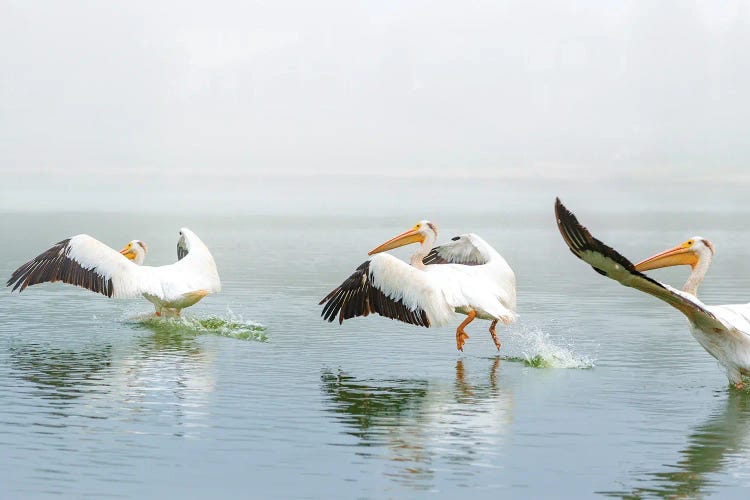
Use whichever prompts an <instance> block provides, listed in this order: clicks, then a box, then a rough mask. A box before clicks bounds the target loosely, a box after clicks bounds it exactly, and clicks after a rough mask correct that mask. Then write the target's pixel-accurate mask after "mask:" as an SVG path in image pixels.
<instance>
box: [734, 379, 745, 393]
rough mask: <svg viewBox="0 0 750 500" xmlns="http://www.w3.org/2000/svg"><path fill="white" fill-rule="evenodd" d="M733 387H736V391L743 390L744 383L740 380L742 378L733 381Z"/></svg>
mask: <svg viewBox="0 0 750 500" xmlns="http://www.w3.org/2000/svg"><path fill="white" fill-rule="evenodd" d="M734 388H735V389H737V390H738V391H743V390H745V383H744V382H743V381H742V379H740V381H739V382H735V384H734Z"/></svg>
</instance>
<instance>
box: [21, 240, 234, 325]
mask: <svg viewBox="0 0 750 500" xmlns="http://www.w3.org/2000/svg"><path fill="white" fill-rule="evenodd" d="M147 252H148V248H147V247H146V244H145V243H143V242H142V241H140V240H133V241H131V242H130V243H128V244H127V246H125V248H123V249H122V250H120V252H117V251H116V250H114V249H112V248H110V247H108V246H107V245H105V244H104V243H102V242H100V241H99V240H97V239H95V238H92V237H91V236H89V235H87V234H79V235H76V236H72V237H70V238H68V239H65V240H62V241H60V242H58V243H57V244H55V245H54V246H53V247H52V248H50V249H49V250H47V251H46V252H44V253H42V254H40V255H38V256H37V257H35V258H33V259H32V260H30V261H29V262H27V263H26V264H24V265H22V266H21V267H19V268H18V269H16V270H15V271H14V272H13V274H12V275H11V277H10V279H9V280H8V282H7V286H12V287H13V291H15V290H18V291H19V293H20V292H22V291H23V290H25V289H26V287H28V286H31V285H36V284H39V283H48V282H56V281H62V282H63V283H68V284H71V285H76V286H80V287H83V288H86V289H87V290H91V291H93V292H97V293H101V294H103V295H106V296H107V297H112V298H127V297H137V296H139V295H142V296H143V297H145V298H146V299H147V300H148V301H149V302H151V303H152V304H153V305H154V308H155V310H156V314H157V315H162V314H167V315H179V314H180V311H181V310H182V309H184V308H186V307H190V306H192V305H193V304H195V303H196V302H198V301H199V300H201V299H202V298H203V297H205V296H206V295H208V294H211V293H216V292H219V291H220V290H221V280H220V279H219V273H218V271H217V270H216V263H215V262H214V259H213V256H212V255H211V252H210V251H209V250H208V248H207V247H206V245H205V244H204V243H203V242H202V241H201V239H200V238H198V236H197V235H196V234H195V233H194V232H192V231H191V230H190V229H188V228H182V229H181V230H180V238H179V241H178V243H177V259H178V260H177V262H175V263H174V264H169V265H166V266H159V267H151V266H143V265H141V264H143V262H144V260H145V258H146V254H147Z"/></svg>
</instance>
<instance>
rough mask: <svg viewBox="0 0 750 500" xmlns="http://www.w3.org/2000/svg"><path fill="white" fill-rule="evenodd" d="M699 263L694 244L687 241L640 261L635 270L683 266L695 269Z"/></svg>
mask: <svg viewBox="0 0 750 500" xmlns="http://www.w3.org/2000/svg"><path fill="white" fill-rule="evenodd" d="M697 263H698V255H697V254H696V253H695V252H694V251H693V249H692V244H691V243H688V242H687V241H686V242H685V243H682V244H681V245H677V246H676V247H674V248H670V249H669V250H665V251H663V252H661V253H657V254H656V255H654V256H653V257H649V258H648V259H645V260H642V261H640V262H639V263H638V264H636V265H635V269H636V271H648V270H649V269H659V268H660V267H669V266H681V265H688V266H690V267H695V265H696V264H697Z"/></svg>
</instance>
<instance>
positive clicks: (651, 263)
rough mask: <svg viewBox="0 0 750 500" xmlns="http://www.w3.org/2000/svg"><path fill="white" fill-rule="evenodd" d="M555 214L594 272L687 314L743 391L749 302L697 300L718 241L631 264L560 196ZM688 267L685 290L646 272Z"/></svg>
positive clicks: (748, 371)
mask: <svg viewBox="0 0 750 500" xmlns="http://www.w3.org/2000/svg"><path fill="white" fill-rule="evenodd" d="M555 215H556V217H557V224H558V227H559V229H560V233H561V234H562V236H563V239H564V240H565V243H567V245H568V247H569V248H570V250H571V251H572V252H573V254H574V255H575V256H576V257H578V258H580V259H581V260H583V261H585V262H587V263H588V264H590V265H591V266H592V267H593V268H594V270H595V271H596V272H598V273H600V274H602V275H604V276H607V277H608V278H612V279H614V280H616V281H618V282H620V283H621V284H622V285H625V286H629V287H632V288H635V289H637V290H640V291H642V292H646V293H648V294H650V295H653V296H654V297H656V298H659V299H661V300H663V301H664V302H666V303H667V304H669V305H671V306H672V307H674V308H676V309H677V310H679V311H680V312H681V313H682V314H684V315H685V316H686V317H687V319H688V322H689V324H690V333H691V334H692V335H693V337H694V338H695V339H696V340H697V341H698V343H699V344H700V345H701V346H703V348H704V349H705V350H706V351H707V352H708V353H709V354H710V355H711V356H713V357H714V358H716V359H717V360H718V361H719V363H721V365H722V366H723V367H724V369H725V370H726V372H727V377H728V378H729V381H730V382H731V383H732V384H734V385H735V387H737V388H738V389H742V388H743V387H744V382H743V380H742V377H743V376H745V377H747V376H750V304H729V305H717V306H708V305H706V304H704V303H703V302H701V300H700V299H698V297H697V295H698V287H699V286H700V284H701V282H702V281H703V278H704V277H705V276H706V273H707V272H708V268H709V266H710V264H711V260H712V258H713V255H714V246H713V244H712V243H711V242H710V241H708V240H707V239H705V238H702V237H700V236H694V237H693V238H690V239H689V240H686V241H685V242H683V243H681V244H679V245H677V246H675V247H673V248H670V249H668V250H665V251H663V252H660V253H658V254H656V255H654V256H652V257H649V258H647V259H645V260H642V261H641V262H639V263H637V264H632V263H631V262H630V261H629V260H628V259H626V258H625V257H623V256H622V255H620V254H619V253H618V252H617V251H615V250H614V249H613V248H611V247H609V246H607V245H605V244H604V243H602V242H601V241H599V240H597V239H596V238H594V237H593V236H592V235H591V233H589V231H588V230H587V229H586V228H585V227H583V226H582V225H581V224H580V223H579V222H578V219H577V218H576V216H575V215H573V213H572V212H570V211H569V210H568V209H567V208H565V206H564V205H563V204H562V203H561V202H560V200H559V199H558V200H557V202H556V203H555ZM678 265H689V266H690V267H691V273H690V276H689V277H688V279H687V282H686V283H685V285H684V287H683V288H682V290H677V289H675V288H672V287H671V286H669V285H666V284H663V283H660V282H658V281H656V280H654V279H652V278H650V277H648V276H646V275H645V274H643V271H648V270H651V269H658V268H662V267H668V266H678Z"/></svg>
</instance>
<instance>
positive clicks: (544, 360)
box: [509, 327, 595, 368]
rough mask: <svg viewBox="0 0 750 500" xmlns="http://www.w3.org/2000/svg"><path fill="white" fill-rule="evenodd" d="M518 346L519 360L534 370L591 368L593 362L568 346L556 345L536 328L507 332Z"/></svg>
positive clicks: (543, 332)
mask: <svg viewBox="0 0 750 500" xmlns="http://www.w3.org/2000/svg"><path fill="white" fill-rule="evenodd" d="M509 333H510V334H511V336H513V337H514V343H515V344H516V345H518V346H520V351H521V359H522V360H523V361H524V362H525V363H526V364H527V365H529V366H533V367H535V368H593V367H594V366H595V360H594V359H592V358H590V357H588V356H585V355H581V354H578V353H576V352H575V350H574V349H573V347H572V346H571V345H570V344H568V345H567V346H561V345H558V344H556V343H555V342H554V341H553V340H552V338H551V337H550V335H549V333H547V332H545V331H543V330H542V329H540V328H538V327H521V328H516V329H514V330H513V331H512V332H509Z"/></svg>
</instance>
